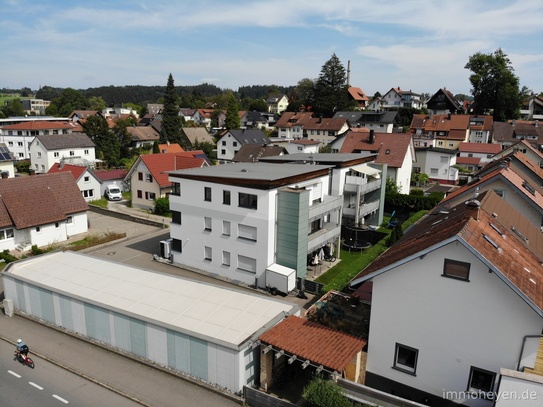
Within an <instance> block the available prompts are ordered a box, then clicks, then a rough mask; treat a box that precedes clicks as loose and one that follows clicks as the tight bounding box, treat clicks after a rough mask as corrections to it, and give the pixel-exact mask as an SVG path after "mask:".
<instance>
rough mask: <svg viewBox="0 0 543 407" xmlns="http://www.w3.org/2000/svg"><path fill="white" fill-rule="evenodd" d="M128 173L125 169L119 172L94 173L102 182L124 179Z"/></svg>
mask: <svg viewBox="0 0 543 407" xmlns="http://www.w3.org/2000/svg"><path fill="white" fill-rule="evenodd" d="M126 173H127V171H126V170H125V169H124V168H121V169H119V170H106V171H94V175H96V178H98V179H99V180H100V181H102V182H103V181H110V180H112V179H123V178H124V177H125V176H126Z"/></svg>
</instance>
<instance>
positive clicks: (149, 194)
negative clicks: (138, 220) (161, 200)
mask: <svg viewBox="0 0 543 407" xmlns="http://www.w3.org/2000/svg"><path fill="white" fill-rule="evenodd" d="M155 197H156V194H155V193H154V192H147V191H145V199H147V200H148V201H154V200H155Z"/></svg>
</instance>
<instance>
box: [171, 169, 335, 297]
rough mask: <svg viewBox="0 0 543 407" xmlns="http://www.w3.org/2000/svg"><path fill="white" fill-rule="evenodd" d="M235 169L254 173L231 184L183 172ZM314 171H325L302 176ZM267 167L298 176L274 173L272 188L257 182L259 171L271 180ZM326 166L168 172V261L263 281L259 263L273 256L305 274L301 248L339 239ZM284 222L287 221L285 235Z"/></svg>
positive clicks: (243, 279)
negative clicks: (171, 187) (275, 179)
mask: <svg viewBox="0 0 543 407" xmlns="http://www.w3.org/2000/svg"><path fill="white" fill-rule="evenodd" d="M244 169H246V170H245V171H244ZM240 170H241V173H240V175H241V176H243V175H245V174H246V175H247V176H248V177H251V176H255V174H256V173H257V172H259V173H260V174H259V175H258V177H256V178H254V179H251V181H250V182H249V186H237V185H233V182H232V181H231V180H230V179H229V178H228V180H226V181H225V183H223V182H222V180H221V179H220V178H214V179H213V181H212V182H210V181H209V178H208V176H206V177H204V178H202V179H201V180H198V179H187V178H184V177H183V174H186V173H189V172H190V173H191V174H198V173H200V174H202V173H203V174H209V176H212V175H211V174H213V173H215V174H217V175H219V176H221V177H222V176H226V175H224V173H225V172H226V171H228V174H230V173H232V174H233V173H234V172H236V171H237V172H239V171H240ZM313 171H317V172H319V173H320V172H321V171H323V173H324V175H318V176H317V175H316V176H312V175H311V176H307V175H305V173H306V172H307V173H313ZM273 173H283V174H286V173H289V177H290V176H291V174H296V175H300V174H301V175H300V177H295V178H293V181H291V182H292V183H290V184H288V183H284V182H282V180H281V181H278V182H279V183H280V186H278V187H271V188H265V187H258V185H259V183H261V180H262V179H263V178H260V177H270V176H271V177H272V179H273V176H272V175H271V174H273ZM328 173H329V167H328V166H320V165H299V164H264V163H252V164H248V163H239V164H228V165H224V166H220V167H209V168H207V169H205V172H201V171H194V170H184V171H179V172H178V175H179V176H178V177H177V176H176V173H175V172H174V173H170V178H169V179H170V181H172V182H173V183H174V192H172V194H171V195H170V209H171V211H172V214H173V216H172V222H171V224H170V237H171V238H172V239H174V240H173V244H172V253H173V263H174V264H179V265H184V266H189V267H192V268H196V269H199V270H205V271H207V272H209V273H212V274H215V275H220V276H222V277H225V278H227V279H231V280H237V281H241V282H242V283H245V284H248V285H255V286H258V287H266V281H265V271H266V268H267V267H269V266H270V265H272V264H275V263H278V264H280V265H283V266H286V267H290V268H293V269H295V270H297V273H298V274H297V276H298V277H305V274H306V271H307V256H308V254H310V253H312V252H313V251H315V250H318V249H320V248H321V247H323V246H324V245H325V244H327V243H331V242H334V243H337V239H338V238H339V233H340V219H339V214H340V208H341V205H342V199H341V197H340V196H330V195H328V191H329V179H330V177H329V176H328ZM234 176H235V175H232V177H234ZM289 177H287V179H290V178H289ZM303 178H305V179H303ZM308 178H309V179H308ZM245 179H249V178H243V180H245ZM268 179H269V178H268ZM294 179H295V180H294ZM241 182H242V183H244V182H245V181H241ZM262 182H265V181H262ZM234 183H236V184H238V182H235V181H234ZM176 184H177V185H178V186H177V187H176V186H175V185H176ZM250 185H254V186H255V187H252V186H250ZM176 188H177V189H178V192H175V191H176ZM288 228H293V230H290V233H291V234H290V235H289V231H288V230H287V231H285V230H286V229H288ZM289 239H293V240H292V241H291V242H289Z"/></svg>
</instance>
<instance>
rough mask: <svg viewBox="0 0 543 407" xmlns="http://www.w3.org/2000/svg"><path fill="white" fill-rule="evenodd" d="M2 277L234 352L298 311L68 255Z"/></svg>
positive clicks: (21, 265)
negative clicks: (216, 344)
mask: <svg viewBox="0 0 543 407" xmlns="http://www.w3.org/2000/svg"><path fill="white" fill-rule="evenodd" d="M2 274H3V276H4V278H10V277H11V276H13V277H12V278H14V279H16V280H25V281H27V282H29V283H30V284H34V285H36V286H39V287H42V288H46V289H48V290H51V291H52V292H55V293H59V294H64V295H67V296H69V297H73V298H76V299H80V300H81V301H84V302H89V303H93V304H95V305H99V306H103V307H104V308H106V309H110V310H116V311H118V312H120V313H123V314H131V315H133V316H135V317H137V318H139V319H142V320H146V321H149V322H152V323H156V324H157V325H161V326H165V327H167V328H170V329H172V330H175V331H178V332H182V333H186V334H188V335H190V336H195V337H198V338H201V339H204V340H207V341H209V342H213V343H218V344H222V345H224V346H226V347H229V348H234V349H239V348H240V347H241V345H242V344H243V343H244V342H246V341H247V340H249V339H251V338H252V337H253V336H254V338H253V339H256V338H257V336H258V335H260V334H262V332H263V328H269V327H271V326H273V325H274V324H275V323H277V322H279V321H280V320H281V319H283V318H284V316H285V315H288V314H291V313H293V312H295V311H297V308H298V307H297V306H296V305H295V304H291V303H287V302H284V301H280V300H276V299H271V298H268V297H266V296H263V295H258V294H250V293H244V292H241V291H238V290H234V289H228V288H224V287H219V286H216V285H213V284H205V283H202V282H197V281H192V280H189V279H185V278H181V277H177V276H173V275H168V274H163V273H158V272H154V271H148V270H143V269H139V268H135V267H132V266H126V265H124V264H121V263H117V262H112V261H107V260H103V259H99V258H95V257H92V256H88V255H84V254H79V253H74V252H69V251H66V252H60V251H59V252H53V253H47V254H43V255H40V256H36V257H30V258H28V259H23V260H19V261H16V262H14V263H10V264H9V265H8V267H6V269H5V270H4V272H3V273H2ZM255 334H256V335H255Z"/></svg>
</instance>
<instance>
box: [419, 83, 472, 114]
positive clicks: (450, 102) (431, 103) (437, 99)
mask: <svg viewBox="0 0 543 407" xmlns="http://www.w3.org/2000/svg"><path fill="white" fill-rule="evenodd" d="M426 108H427V109H428V111H429V112H432V113H433V114H448V113H451V114H459V113H463V111H464V109H463V107H462V104H461V103H460V102H459V101H458V100H456V98H455V97H454V95H453V94H452V93H451V91H450V90H448V89H447V88H441V89H439V90H438V91H437V92H436V93H434V94H433V95H432V97H431V98H430V99H429V100H428V101H427V102H426Z"/></svg>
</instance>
